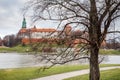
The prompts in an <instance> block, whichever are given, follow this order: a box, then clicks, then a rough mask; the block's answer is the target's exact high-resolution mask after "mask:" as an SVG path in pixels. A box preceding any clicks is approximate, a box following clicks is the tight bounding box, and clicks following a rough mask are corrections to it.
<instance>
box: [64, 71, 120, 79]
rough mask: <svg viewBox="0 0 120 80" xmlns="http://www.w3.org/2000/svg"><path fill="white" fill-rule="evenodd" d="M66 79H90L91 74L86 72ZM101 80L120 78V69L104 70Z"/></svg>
mask: <svg viewBox="0 0 120 80" xmlns="http://www.w3.org/2000/svg"><path fill="white" fill-rule="evenodd" d="M64 80H89V75H88V74H86V75H81V76H76V77H72V78H68V79H64ZM100 80H120V69H112V70H106V71H102V72H101V79H100Z"/></svg>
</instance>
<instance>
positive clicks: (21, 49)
mask: <svg viewBox="0 0 120 80" xmlns="http://www.w3.org/2000/svg"><path fill="white" fill-rule="evenodd" d="M27 49H28V50H29V51H31V48H30V46H29V45H27V46H21V45H18V46H15V47H12V48H9V47H0V52H18V53H25V52H26V50H27ZM100 54H105V55H107V54H108V55H111V54H113V55H120V50H112V49H109V50H104V49H100Z"/></svg>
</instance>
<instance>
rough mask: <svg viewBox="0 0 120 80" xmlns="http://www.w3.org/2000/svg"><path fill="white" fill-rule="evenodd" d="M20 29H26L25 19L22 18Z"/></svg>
mask: <svg viewBox="0 0 120 80" xmlns="http://www.w3.org/2000/svg"><path fill="white" fill-rule="evenodd" d="M22 28H26V19H25V17H24V18H23V22H22Z"/></svg>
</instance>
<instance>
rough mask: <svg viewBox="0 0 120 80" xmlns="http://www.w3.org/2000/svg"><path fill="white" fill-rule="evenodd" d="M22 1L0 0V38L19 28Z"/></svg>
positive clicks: (15, 31)
mask: <svg viewBox="0 0 120 80" xmlns="http://www.w3.org/2000/svg"><path fill="white" fill-rule="evenodd" d="M23 6H24V1H23V0H0V37H3V36H5V35H7V33H9V34H10V33H17V32H18V30H19V29H20V28H21V21H22V18H23V17H22V9H21V8H23Z"/></svg>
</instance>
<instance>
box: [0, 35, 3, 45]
mask: <svg viewBox="0 0 120 80" xmlns="http://www.w3.org/2000/svg"><path fill="white" fill-rule="evenodd" d="M2 44H3V41H2V39H1V37H0V46H2Z"/></svg>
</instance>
